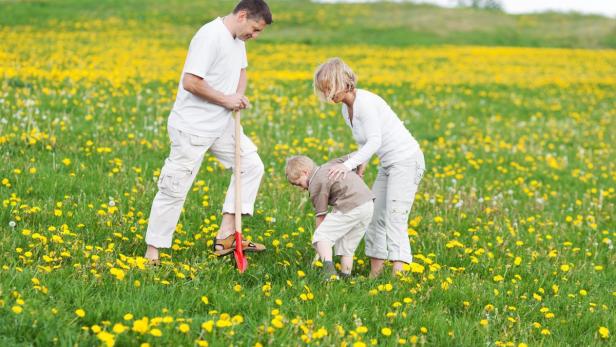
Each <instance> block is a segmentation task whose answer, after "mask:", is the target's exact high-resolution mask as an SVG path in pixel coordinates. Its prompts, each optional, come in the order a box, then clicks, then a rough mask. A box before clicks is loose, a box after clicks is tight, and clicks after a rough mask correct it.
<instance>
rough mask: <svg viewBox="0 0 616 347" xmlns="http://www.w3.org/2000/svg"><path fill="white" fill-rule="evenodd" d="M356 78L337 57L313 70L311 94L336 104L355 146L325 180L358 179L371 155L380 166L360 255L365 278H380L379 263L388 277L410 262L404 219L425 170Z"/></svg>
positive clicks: (402, 132) (381, 104)
mask: <svg viewBox="0 0 616 347" xmlns="http://www.w3.org/2000/svg"><path fill="white" fill-rule="evenodd" d="M356 81H357V78H356V76H355V74H354V73H353V71H352V70H351V68H350V67H349V66H348V65H346V64H345V63H344V62H343V61H342V60H341V59H340V58H332V59H329V60H328V61H326V62H325V63H324V64H322V65H321V66H319V67H318V68H317V70H316V73H315V75H314V91H315V94H316V95H317V96H318V97H319V99H321V101H328V102H333V103H337V104H338V103H342V115H343V117H344V120H345V122H346V123H347V125H348V126H349V127H350V128H351V130H352V132H353V138H354V139H355V141H356V142H357V144H358V145H359V146H360V149H359V150H358V151H357V152H354V153H353V154H351V156H350V157H349V159H348V160H347V161H345V162H344V163H342V164H337V165H335V166H333V167H332V168H331V169H330V171H329V177H330V179H338V178H339V177H343V176H345V175H346V174H347V173H348V172H350V171H351V170H354V169H357V174H358V175H360V176H362V177H363V174H364V171H365V169H366V163H367V162H368V161H369V160H370V158H371V157H372V156H373V155H374V154H376V155H377V156H378V157H379V160H380V165H379V171H378V176H377V178H376V181H375V182H374V185H373V187H372V191H373V193H374V195H375V196H376V200H375V206H374V215H373V217H372V221H371V223H370V225H369V226H368V230H367V231H366V255H367V256H368V257H370V265H371V270H370V277H376V276H378V275H380V274H381V272H382V270H383V265H384V262H385V260H389V261H391V262H393V274H394V275H395V274H397V273H398V272H400V271H403V270H404V264H409V263H411V262H412V260H413V258H412V255H411V246H410V243H409V237H408V217H409V213H410V211H411V207H412V206H413V201H414V200H415V193H416V192H417V187H418V185H419V182H420V181H421V178H422V176H423V173H424V171H425V163H424V156H423V153H422V151H421V149H420V148H419V144H418V143H417V141H416V140H415V138H413V136H412V135H411V133H410V132H409V131H408V130H407V129H406V127H405V126H404V124H403V123H402V122H401V121H400V119H399V118H398V116H396V114H395V113H394V112H393V111H392V109H391V108H390V107H389V105H387V103H386V102H385V101H384V100H383V99H382V98H381V97H379V96H378V95H376V94H374V93H371V92H369V91H367V90H363V89H357V88H356Z"/></svg>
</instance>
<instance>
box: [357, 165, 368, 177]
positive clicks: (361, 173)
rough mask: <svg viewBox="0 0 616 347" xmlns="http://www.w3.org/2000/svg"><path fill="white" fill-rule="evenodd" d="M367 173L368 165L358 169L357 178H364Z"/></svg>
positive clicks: (360, 166)
mask: <svg viewBox="0 0 616 347" xmlns="http://www.w3.org/2000/svg"><path fill="white" fill-rule="evenodd" d="M365 172H366V164H365V163H364V164H361V165H359V166H358V167H357V176H359V177H361V178H364V173H365Z"/></svg>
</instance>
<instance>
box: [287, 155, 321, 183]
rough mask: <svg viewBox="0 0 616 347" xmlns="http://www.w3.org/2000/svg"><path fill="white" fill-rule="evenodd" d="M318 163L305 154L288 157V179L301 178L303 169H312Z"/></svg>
mask: <svg viewBox="0 0 616 347" xmlns="http://www.w3.org/2000/svg"><path fill="white" fill-rule="evenodd" d="M315 166H316V164H315V163H314V161H312V159H310V158H308V157H307V156H305V155H296V156H293V157H290V158H288V159H287V167H286V168H285V172H286V174H287V180H289V181H294V180H297V179H298V178H299V176H300V175H301V174H302V171H304V170H306V171H311V170H312V169H314V167H315Z"/></svg>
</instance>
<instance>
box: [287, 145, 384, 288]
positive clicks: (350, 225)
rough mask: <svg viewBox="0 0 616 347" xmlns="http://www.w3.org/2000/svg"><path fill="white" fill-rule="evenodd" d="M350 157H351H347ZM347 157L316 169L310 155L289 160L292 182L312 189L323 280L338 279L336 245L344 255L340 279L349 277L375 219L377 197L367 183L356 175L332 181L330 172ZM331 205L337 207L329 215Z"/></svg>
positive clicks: (288, 177) (342, 256)
mask: <svg viewBox="0 0 616 347" xmlns="http://www.w3.org/2000/svg"><path fill="white" fill-rule="evenodd" d="M347 157H348V156H347ZM347 157H343V158H339V159H336V160H333V161H330V162H328V163H326V164H324V165H322V166H316V164H315V163H314V161H312V159H310V158H308V157H306V156H295V157H291V158H289V159H288V160H287V167H286V174H287V179H288V180H289V183H291V184H292V185H295V186H298V187H301V188H303V189H305V190H308V192H309V193H310V199H311V200H312V204H313V205H314V208H315V212H316V213H315V218H316V229H315V231H314V235H313V237H312V245H313V247H314V248H315V249H316V251H317V253H318V254H319V257H320V258H321V261H322V262H323V277H324V279H326V280H329V279H331V278H332V276H336V275H337V273H336V269H335V267H334V263H333V260H332V246H334V247H335V250H336V255H339V256H341V259H340V265H341V273H340V277H344V278H346V277H349V276H350V275H351V270H352V268H353V254H354V253H355V249H356V248H357V246H358V245H359V242H360V241H361V239H362V237H363V236H364V234H365V232H366V228H367V227H368V224H369V223H370V221H371V219H372V212H373V209H374V206H373V205H374V204H373V200H374V196H373V194H372V192H371V191H370V189H369V188H368V186H366V184H365V183H364V181H363V180H362V179H361V178H360V177H359V176H357V175H356V174H355V173H351V174H349V175H346V176H345V177H343V178H341V179H338V180H330V179H329V178H328V172H329V169H330V168H331V167H332V166H333V165H335V164H339V163H343V162H344V161H345V160H346V159H347ZM328 206H333V210H332V212H331V213H328Z"/></svg>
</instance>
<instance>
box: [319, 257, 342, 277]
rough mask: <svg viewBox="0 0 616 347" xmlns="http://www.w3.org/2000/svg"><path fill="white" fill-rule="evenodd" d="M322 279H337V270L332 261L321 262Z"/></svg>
mask: <svg viewBox="0 0 616 347" xmlns="http://www.w3.org/2000/svg"><path fill="white" fill-rule="evenodd" d="M321 273H322V276H323V280H324V281H335V280H337V279H338V271H336V267H335V266H334V262H332V261H324V262H323V270H321Z"/></svg>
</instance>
